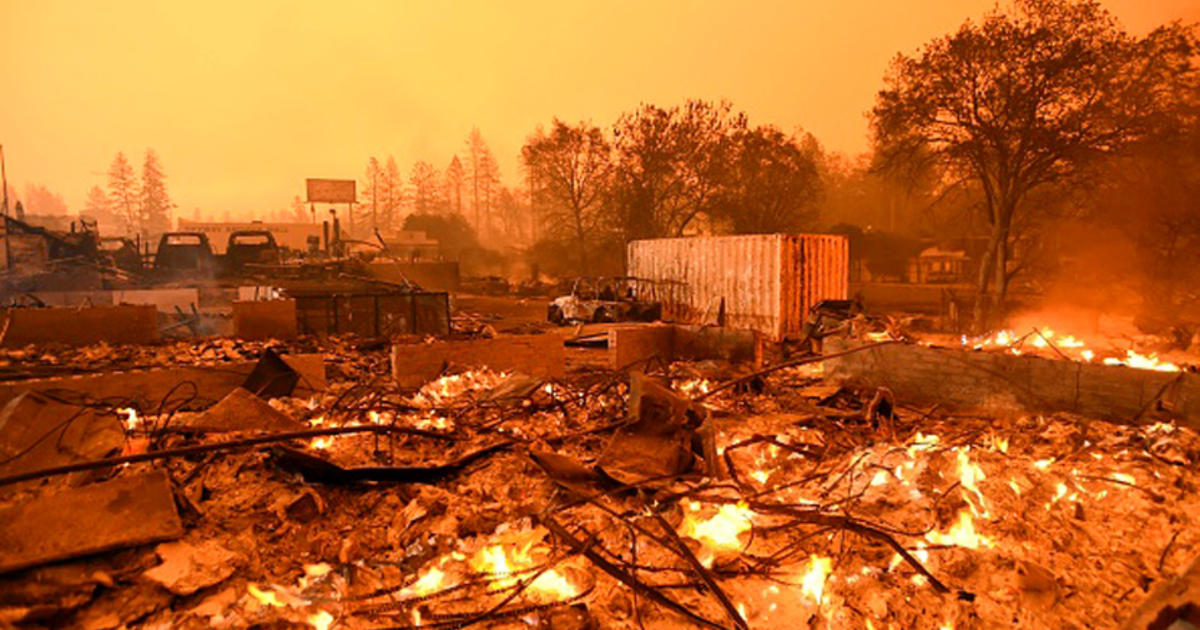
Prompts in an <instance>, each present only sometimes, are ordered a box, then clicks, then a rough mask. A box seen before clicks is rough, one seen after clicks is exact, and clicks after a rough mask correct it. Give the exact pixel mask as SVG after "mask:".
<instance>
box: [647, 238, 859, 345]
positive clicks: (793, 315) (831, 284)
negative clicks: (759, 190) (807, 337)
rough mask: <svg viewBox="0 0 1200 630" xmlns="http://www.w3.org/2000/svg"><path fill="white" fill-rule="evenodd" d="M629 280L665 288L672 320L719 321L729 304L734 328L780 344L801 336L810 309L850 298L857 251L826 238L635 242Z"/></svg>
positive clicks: (728, 319)
mask: <svg viewBox="0 0 1200 630" xmlns="http://www.w3.org/2000/svg"><path fill="white" fill-rule="evenodd" d="M627 253H628V261H627V262H628V268H629V274H630V275H632V276H636V277H639V278H649V279H652V280H658V281H662V282H665V283H666V285H665V286H664V287H663V288H662V291H661V294H660V299H662V300H663V306H664V315H665V316H666V317H667V318H670V319H675V320H679V321H691V322H705V321H713V320H714V319H715V318H716V313H717V312H718V309H719V308H720V304H721V300H722V299H724V302H725V313H726V325H728V326H730V327H733V328H747V329H751V330H758V331H761V332H763V333H764V334H766V335H769V336H770V337H772V338H776V339H778V338H782V337H784V336H785V335H788V334H794V333H798V332H800V331H801V330H802V328H803V326H804V321H805V319H806V318H807V314H808V308H809V307H810V306H811V305H812V304H814V303H815V302H817V301H820V300H823V299H844V298H845V297H846V294H847V292H848V290H849V277H848V268H849V244H848V242H847V240H846V238H845V237H842V236H835V235H824V234H750V235H740V236H696V237H686V238H671V239H651V240H642V241H633V242H631V243H630V244H629V248H628V250H627Z"/></svg>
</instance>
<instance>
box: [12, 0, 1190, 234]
mask: <svg viewBox="0 0 1200 630" xmlns="http://www.w3.org/2000/svg"><path fill="white" fill-rule="evenodd" d="M293 5H295V6H293ZM992 5H993V0H907V1H904V2H894V1H889V0H838V1H836V2H831V1H828V0H819V1H817V0H791V1H781V2H759V3H749V2H715V1H714V2H701V1H692V2H683V1H678V2H676V1H671V2H667V1H624V0H620V1H613V0H604V1H596V2H587V3H585V2H575V1H571V0H541V1H536V2H535V1H530V2H510V1H503V2H500V1H492V2H450V1H434V0H430V1H426V2H401V1H376V2H355V1H349V0H341V1H338V2H331V1H323V2H265V1H252V2H235V1H226V0H206V1H205V2H161V1H146V2H134V1H120V0H106V1H104V2H81V1H70V0H68V1H58V0H36V1H31V0H0V84H2V85H3V91H2V93H0V94H2V97H0V98H2V99H3V100H2V104H0V143H2V144H3V145H4V148H5V153H6V155H7V161H8V176H9V182H10V183H12V184H13V185H14V187H16V188H17V190H18V191H21V190H23V189H24V184H25V182H27V181H29V182H35V183H39V184H44V185H46V186H48V187H49V188H50V189H52V190H54V191H56V192H59V193H61V194H63V195H64V197H65V198H66V200H67V203H68V204H69V205H70V206H71V208H72V210H78V208H79V207H80V205H82V203H83V198H84V195H85V194H86V192H87V189H88V188H89V187H90V186H92V185H93V184H100V185H103V183H104V177H103V174H102V173H103V171H104V170H105V169H106V168H107V165H108V163H109V161H110V160H111V158H112V156H113V154H114V153H115V152H116V151H118V150H124V151H126V152H127V154H130V153H132V154H136V158H135V160H136V161H140V158H141V153H142V152H143V151H144V150H145V148H146V147H148V146H149V147H154V148H155V149H156V150H157V151H158V152H159V154H160V156H161V157H162V160H163V162H164V164H165V166H166V169H167V173H168V176H169V178H170V179H169V180H168V186H169V189H170V192H171V194H172V196H173V198H174V200H175V202H176V203H178V204H179V206H180V209H179V213H180V214H181V215H182V216H187V217H190V216H191V215H192V209H193V208H196V207H199V208H202V209H203V211H204V212H205V213H208V212H217V213H223V212H224V211H226V210H229V211H232V212H233V213H235V215H236V214H242V213H249V212H254V211H256V210H259V209H271V210H273V209H277V208H281V207H284V206H286V205H287V204H288V201H289V200H290V199H291V197H292V195H295V194H301V193H302V190H303V179H304V178H305V177H313V176H315V177H322V176H323V177H347V178H349V177H360V176H361V173H362V170H363V167H364V165H365V162H366V158H367V156H368V155H372V154H375V155H379V156H385V155H387V154H389V153H391V154H394V155H395V156H396V159H397V160H398V161H399V162H400V164H401V167H402V169H404V171H405V174H406V175H407V170H408V168H409V166H410V165H411V163H412V162H413V161H415V160H418V159H425V160H429V161H430V162H432V163H433V164H434V165H435V166H437V167H438V168H443V167H444V166H445V164H446V163H447V162H448V161H449V159H450V156H451V155H452V154H453V153H454V152H455V151H457V150H459V149H460V148H461V146H462V142H463V138H464V137H465V136H466V134H467V132H468V131H469V130H470V128H471V127H472V125H478V126H479V128H480V130H481V131H482V132H483V134H484V137H485V138H486V139H487V140H488V142H489V143H490V144H491V146H492V149H493V151H494V152H495V153H496V155H497V156H498V158H499V160H500V166H501V169H502V172H503V175H504V177H505V178H506V180H510V181H511V179H512V178H513V176H514V175H515V174H516V173H515V171H516V168H517V153H518V151H519V149H520V146H521V144H522V142H523V140H524V138H525V136H526V135H527V134H529V133H530V131H532V130H533V129H534V127H535V126H536V125H537V124H539V123H543V122H546V121H548V120H549V119H550V118H551V117H552V116H558V117H560V118H564V119H566V120H571V121H574V120H580V119H590V120H592V121H594V122H596V123H598V124H601V125H608V124H610V123H611V122H612V121H613V120H614V119H615V118H616V116H617V115H618V114H619V113H621V112H622V111H625V110H629V109H631V108H633V107H635V106H636V105H637V104H638V103H639V102H642V101H646V102H653V103H656V104H661V105H669V104H674V103H677V102H679V101H681V100H682V99H685V98H688V97H700V98H708V99H717V98H728V99H730V100H731V101H732V102H733V103H734V105H735V106H736V107H739V108H742V109H744V110H746V111H747V112H748V113H749V114H750V116H751V119H752V122H757V123H766V122H769V123H773V124H775V125H778V126H780V127H783V128H785V129H789V130H791V129H794V128H796V127H797V126H801V127H803V128H805V129H807V130H809V131H811V132H813V133H814V134H815V135H816V136H817V138H818V139H820V140H821V142H822V143H824V144H825V146H826V147H828V148H830V149H833V150H837V151H843V152H859V151H862V150H863V149H864V148H865V146H866V135H865V134H866V120H865V118H864V112H865V111H866V110H867V109H868V108H869V107H870V106H871V103H872V100H873V97H874V93H875V91H876V90H877V89H878V87H879V85H880V79H881V77H882V75H883V73H884V70H885V68H886V66H887V63H888V61H889V60H890V58H891V57H892V56H894V55H895V54H896V53H897V52H898V51H912V50H915V49H916V48H917V47H918V46H920V45H921V44H922V43H923V42H924V41H926V40H928V39H929V38H931V37H933V36H936V35H940V34H943V33H945V32H947V31H948V30H950V29H952V28H954V27H955V26H957V25H958V24H960V23H961V22H962V21H963V20H964V19H965V18H967V17H978V16H979V15H981V14H982V13H983V12H984V11H985V10H986V9H988V8H989V7H991V6H992ZM1105 5H1106V6H1108V7H1109V8H1110V10H1112V11H1113V12H1114V13H1115V14H1116V15H1117V16H1118V17H1119V18H1120V19H1121V20H1122V21H1123V22H1124V23H1125V25H1126V26H1127V27H1128V28H1129V29H1130V30H1132V31H1135V32H1142V31H1144V30H1146V29H1147V28H1149V27H1151V26H1154V25H1156V24H1159V23H1162V22H1164V21H1167V20H1170V19H1174V18H1182V19H1185V20H1187V21H1195V20H1200V3H1198V2H1197V1H1196V0H1106V1H1105Z"/></svg>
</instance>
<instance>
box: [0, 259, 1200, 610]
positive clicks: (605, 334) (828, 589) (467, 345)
mask: <svg viewBox="0 0 1200 630" xmlns="http://www.w3.org/2000/svg"><path fill="white" fill-rule="evenodd" d="M846 250H847V246H846V243H845V241H844V239H842V238H841V237H828V236H822V235H768V236H754V237H730V238H715V237H713V238H709V237H701V238H688V239H671V240H664V241H649V242H635V243H633V244H631V245H630V247H629V270H630V274H631V275H632V276H638V277H643V278H648V279H652V280H654V281H655V286H658V287H668V288H671V292H669V293H668V294H664V295H663V296H661V299H662V300H663V309H662V310H663V315H664V317H663V319H664V321H661V322H655V323H630V322H602V323H587V324H584V323H579V324H576V325H572V326H555V325H552V324H551V323H549V322H546V321H544V313H545V304H544V303H542V302H539V301H537V300H528V299H524V298H522V299H517V298H512V299H509V300H508V301H507V302H503V304H504V305H505V306H506V310H505V311H504V313H503V314H499V313H490V312H487V311H483V310H473V309H472V307H471V304H475V303H476V302H471V300H470V296H463V295H448V294H447V293H444V292H436V291H426V290H424V289H422V288H420V287H419V283H414V282H411V281H407V280H406V279H403V278H400V277H399V276H398V277H397V278H396V279H394V280H387V281H381V280H379V279H378V278H374V279H366V277H365V276H363V275H360V274H358V273H357V272H356V271H353V270H348V269H347V268H345V267H339V266H334V267H330V266H328V265H321V266H308V267H303V266H301V267H295V268H283V267H282V266H279V267H272V268H270V269H269V270H265V271H264V273H263V275H262V276H260V277H262V278H263V279H264V281H263V282H261V283H255V284H253V285H242V286H240V287H239V286H234V287H222V288H221V292H222V293H223V294H228V295H231V296H233V297H232V298H231V299H230V302H229V304H230V306H229V308H230V316H229V317H230V321H231V327H230V329H229V330H227V331H225V332H226V333H227V334H226V335H225V336H218V335H214V334H211V333H209V332H206V331H203V330H197V331H196V332H195V333H193V334H189V335H187V336H186V338H179V339H173V338H171V337H172V336H173V335H170V334H164V333H165V332H167V331H164V330H163V328H164V326H168V327H169V326H171V325H173V324H172V323H167V322H166V321H165V320H163V319H162V318H161V317H160V315H161V314H162V313H161V310H160V309H159V306H157V305H156V304H153V303H152V304H142V305H136V304H133V305H131V304H123V302H126V301H129V300H131V299H132V298H130V297H129V296H128V295H122V296H116V297H112V301H111V303H108V304H106V305H100V304H99V303H100V302H101V301H102V300H101V299H100V298H95V300H94V301H93V303H92V306H85V307H83V308H81V307H80V306H79V305H78V304H72V305H69V306H68V305H65V304H64V306H62V307H59V308H26V309H21V308H13V309H9V311H8V312H7V313H6V315H5V317H6V319H5V321H6V323H5V333H4V335H5V336H4V343H3V349H0V398H2V399H3V400H4V406H3V407H2V409H0V513H2V516H0V619H3V620H4V622H3V623H5V624H11V625H14V626H22V627H51V626H74V627H87V628H117V627H135V626H140V627H231V628H238V627H310V628H375V627H414V628H415V627H434V628H452V627H473V626H479V627H526V626H536V627H541V628H626V627H628V628H635V627H638V628H640V627H650V628H675V627H678V628H692V627H709V628H749V627H768V628H769V627H782V626H788V625H795V626H799V627H814V628H879V629H883V628H913V627H922V628H924V627H929V628H960V629H962V628H985V627H997V626H1001V625H1004V626H1010V625H1015V626H1019V627H1047V628H1050V627H1053V628H1059V627H1124V628H1139V629H1140V628H1168V627H1187V626H1186V625H1180V624H1184V623H1192V624H1193V625H1194V624H1195V623H1196V622H1197V610H1198V609H1197V606H1198V605H1200V586H1198V585H1197V584H1198V583H1197V582H1196V580H1197V578H1198V577H1200V568H1198V567H1200V563H1198V560H1197V556H1198V554H1197V549H1200V528H1197V527H1196V526H1195V522H1194V519H1195V518H1196V516H1195V515H1196V514H1200V509H1197V508H1198V507H1200V505H1198V503H1200V500H1198V499H1197V497H1196V492H1195V488H1196V484H1197V482H1198V481H1200V478H1198V477H1200V475H1198V473H1197V464H1198V463H1200V439H1198V438H1197V434H1196V429H1197V424H1198V422H1200V418H1198V415H1200V403H1197V402H1196V401H1197V396H1198V394H1197V393H1196V391H1197V390H1196V387H1197V385H1196V375H1195V374H1194V372H1193V371H1192V369H1191V368H1190V367H1189V366H1188V365H1187V363H1186V361H1185V359H1186V358H1187V357H1180V358H1179V359H1178V360H1172V359H1174V357H1167V356H1166V355H1162V356H1160V355H1156V354H1153V353H1152V352H1151V348H1150V346H1152V345H1153V342H1152V340H1145V345H1146V347H1143V348H1137V349H1133V348H1118V347H1109V346H1108V345H1106V344H1105V343H1102V342H1104V341H1108V340H1097V341H1093V340H1084V339H1081V338H1078V337H1073V336H1069V335H1064V334H1062V333H1057V334H1056V333H1054V332H1053V331H1050V330H1048V329H1046V328H1044V327H1037V328H1035V329H1033V330H1029V331H1001V332H998V333H996V334H993V335H990V336H988V337H981V338H975V337H970V338H968V337H958V336H951V335H938V334H933V333H928V332H918V331H916V330H915V329H913V327H911V326H909V325H906V323H905V321H904V320H903V318H900V317H896V316H890V315H886V314H880V313H872V312H871V310H870V308H869V305H858V304H856V303H855V302H854V301H853V300H852V299H850V295H849V286H848V283H847V281H846V277H847V275H848V262H847V260H848V258H847V255H846V254H847V252H846ZM164 290H165V289H164ZM188 290H195V291H197V292H198V293H197V295H198V296H203V295H205V294H210V293H213V292H215V289H214V288H213V287H211V286H209V287H192V288H191V289H188ZM164 295H165V294H164ZM159 298H162V296H157V297H156V299H159ZM259 298H266V299H259ZM163 299H165V298H163ZM187 299H190V296H187ZM197 299H198V300H202V298H201V297H198V298H197ZM452 301H453V302H454V305H452V304H451V302H452ZM477 303H480V304H496V303H500V302H498V301H497V300H492V301H491V302H477ZM863 306H865V307H866V308H865V310H864V309H863V308H862V307H863ZM172 310H173V309H172ZM180 310H183V308H180ZM186 327H187V326H183V328H186ZM85 523H86V527H81V524H85ZM1172 624H1176V625H1174V626H1173V625H1172Z"/></svg>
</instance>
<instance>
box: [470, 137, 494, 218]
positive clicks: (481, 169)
mask: <svg viewBox="0 0 1200 630" xmlns="http://www.w3.org/2000/svg"><path fill="white" fill-rule="evenodd" d="M472 180H473V181H474V182H475V185H476V186H478V188H479V193H480V199H479V201H480V203H481V204H482V210H483V223H484V225H483V227H480V228H476V231H477V232H479V233H480V234H485V233H486V234H489V235H493V236H494V235H495V234H497V233H498V229H497V226H496V219H497V217H496V205H497V201H498V200H499V197H500V195H499V188H500V166H499V165H498V164H497V163H496V158H495V156H493V155H492V150H491V149H489V148H488V147H487V146H486V145H485V146H484V147H483V151H482V152H481V153H480V156H479V165H478V170H477V171H476V172H475V173H473V174H472Z"/></svg>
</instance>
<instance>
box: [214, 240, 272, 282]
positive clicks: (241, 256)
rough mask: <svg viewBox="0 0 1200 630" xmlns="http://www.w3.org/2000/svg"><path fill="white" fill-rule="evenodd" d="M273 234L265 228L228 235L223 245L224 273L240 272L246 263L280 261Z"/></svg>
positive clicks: (245, 269) (255, 263) (266, 263)
mask: <svg viewBox="0 0 1200 630" xmlns="http://www.w3.org/2000/svg"><path fill="white" fill-rule="evenodd" d="M280 258H281V257H280V254H279V246H278V245H277V244H276V243H275V236H274V235H273V234H271V233H270V232H268V231H266V230H240V231H237V232H234V233H232V234H230V235H229V242H228V244H227V245H226V247H225V266H224V268H225V273H227V274H232V275H236V274H240V273H243V272H245V271H247V267H246V265H248V264H249V265H273V264H278V263H279V261H280Z"/></svg>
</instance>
